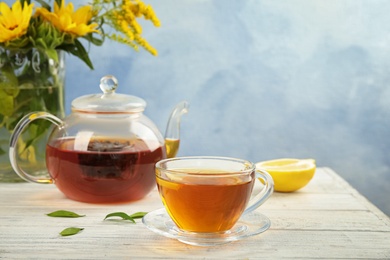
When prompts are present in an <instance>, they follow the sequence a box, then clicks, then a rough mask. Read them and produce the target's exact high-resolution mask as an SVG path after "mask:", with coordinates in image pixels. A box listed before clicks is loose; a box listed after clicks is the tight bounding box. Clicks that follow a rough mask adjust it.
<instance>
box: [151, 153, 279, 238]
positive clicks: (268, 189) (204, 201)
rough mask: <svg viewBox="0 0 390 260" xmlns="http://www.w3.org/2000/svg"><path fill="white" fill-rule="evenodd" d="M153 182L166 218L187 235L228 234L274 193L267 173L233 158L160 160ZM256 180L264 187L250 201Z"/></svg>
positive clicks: (271, 181) (251, 164)
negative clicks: (245, 216) (189, 233)
mask: <svg viewBox="0 0 390 260" xmlns="http://www.w3.org/2000/svg"><path fill="white" fill-rule="evenodd" d="M156 178H157V186H158V189H159V193H160V197H161V199H162V202H163V204H164V206H165V208H166V210H167V212H168V214H169V216H170V217H171V219H172V220H173V222H174V223H175V224H176V225H177V227H178V228H179V229H181V230H183V231H186V232H197V233H215V232H225V231H228V230H230V229H231V228H232V227H233V226H234V224H235V223H236V222H237V221H238V220H239V218H240V217H241V216H242V214H246V213H249V212H251V211H253V210H254V209H256V208H257V207H259V206H260V205H261V204H263V203H264V202H265V201H266V200H267V199H268V197H269V196H270V195H271V194H272V191H273V180H272V177H271V176H270V175H269V174H268V173H266V172H264V171H259V170H256V167H255V165H254V164H253V163H252V162H249V161H245V160H240V159H235V158H226V157H183V158H172V159H166V160H162V161H159V162H158V163H157V164H156ZM257 178H259V179H261V180H262V182H263V183H264V184H263V185H264V187H263V189H262V190H261V191H260V192H259V194H257V195H256V196H255V197H253V198H252V199H251V195H252V191H253V186H254V182H255V180H256V179H257ZM248 205H249V206H248Z"/></svg>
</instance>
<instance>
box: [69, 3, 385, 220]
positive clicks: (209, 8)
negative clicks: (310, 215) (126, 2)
mask: <svg viewBox="0 0 390 260" xmlns="http://www.w3.org/2000/svg"><path fill="white" fill-rule="evenodd" d="M67 2H68V1H67ZM82 2H83V3H87V2H88V1H75V2H74V3H75V5H76V6H77V5H78V4H77V3H82ZM145 2H147V3H150V4H152V6H153V7H154V10H155V12H156V14H157V15H158V17H159V18H160V20H161V24H162V26H161V27H160V28H154V27H152V26H151V25H150V24H149V23H146V24H144V37H145V38H146V39H147V40H148V41H149V42H150V43H151V44H152V45H153V46H154V47H156V49H157V50H158V51H159V55H158V56H157V57H153V56H151V55H150V54H149V53H147V52H145V51H140V52H139V53H136V52H134V51H133V50H132V49H130V48H129V47H127V46H124V45H120V44H117V43H114V42H110V41H107V42H106V43H105V44H104V46H102V47H96V46H91V47H90V56H91V59H92V61H93V63H94V66H95V70H94V71H91V70H89V68H88V67H87V66H86V65H84V64H83V63H82V62H81V61H79V60H78V59H76V58H74V57H71V56H67V78H66V106H67V112H68V113H69V112H70V103H71V100H73V99H74V98H76V97H78V96H80V95H85V94H90V93H98V92H100V89H99V80H100V78H101V77H102V76H104V75H106V74H113V75H115V76H116V77H117V78H118V80H119V89H118V92H121V93H126V94H132V95H136V96H140V97H142V98H144V99H145V100H146V101H147V103H148V106H147V108H146V110H145V114H146V115H147V116H148V117H150V118H151V119H152V120H153V121H154V122H155V123H156V124H157V126H158V127H159V128H160V129H161V131H162V132H164V131H165V126H166V122H167V119H168V116H169V114H170V112H171V109H172V108H173V107H174V105H175V104H176V103H178V102H179V101H181V100H188V101H189V102H190V105H191V107H190V111H189V113H188V114H187V115H185V116H184V117H183V120H182V127H181V129H182V132H181V133H182V135H181V140H182V141H181V142H182V144H181V150H180V151H179V155H180V156H184V155H220V156H233V157H239V158H245V159H249V160H252V161H254V162H258V161H262V160H269V159H275V158H281V157H293V158H314V159H316V161H317V165H318V166H319V167H324V166H326V167H331V168H332V169H334V170H335V171H336V172H337V173H339V174H340V175H341V176H342V177H344V178H345V179H346V180H347V181H349V182H350V183H351V184H352V185H353V186H354V187H355V188H356V189H358V190H359V191H360V192H361V193H362V194H364V195H365V196H366V197H367V198H368V199H369V200H371V201H372V202H373V203H374V204H376V205H377V206H379V207H380V208H381V209H382V210H383V211H384V212H385V213H387V214H388V215H390V154H389V150H390V138H389V137H390V133H389V131H390V86H389V85H390V83H389V80H390V69H389V68H390V67H389V65H390V33H389V32H390V15H389V13H390V1H388V0H315V1H307V0H240V1H234V0H214V1H213V0H207V1H206V0H186V1H182V0H164V1H161V0H145Z"/></svg>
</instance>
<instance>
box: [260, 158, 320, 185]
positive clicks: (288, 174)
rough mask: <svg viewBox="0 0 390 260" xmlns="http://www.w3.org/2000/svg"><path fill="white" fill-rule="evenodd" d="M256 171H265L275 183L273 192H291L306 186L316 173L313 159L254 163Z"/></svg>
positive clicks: (287, 159)
mask: <svg viewBox="0 0 390 260" xmlns="http://www.w3.org/2000/svg"><path fill="white" fill-rule="evenodd" d="M256 167H257V168H258V169H262V170H265V171H267V172H268V173H269V174H270V175H271V176H272V178H273V179H274V183H275V187H274V189H275V191H279V192H292V191H296V190H299V189H301V188H303V187H304V186H306V185H307V184H308V183H309V182H310V180H311V179H312V178H313V176H314V173H315V171H316V163H315V160H314V159H291V158H282V159H275V160H270V161H263V162H258V163H256Z"/></svg>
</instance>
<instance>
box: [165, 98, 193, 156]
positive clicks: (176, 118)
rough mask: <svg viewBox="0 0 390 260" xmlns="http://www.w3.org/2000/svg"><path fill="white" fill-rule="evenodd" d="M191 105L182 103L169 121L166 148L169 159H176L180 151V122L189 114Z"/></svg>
mask: <svg viewBox="0 0 390 260" xmlns="http://www.w3.org/2000/svg"><path fill="white" fill-rule="evenodd" d="M188 107H189V104H188V102H187V101H181V102H180V103H179V104H177V105H176V106H175V108H174V109H173V111H172V113H171V116H170V117H169V120H168V125H167V129H166V131H165V148H166V150H167V157H168V158H172V157H175V156H176V154H177V152H178V151H179V145H180V120H181V116H182V115H183V114H186V113H187V112H188Z"/></svg>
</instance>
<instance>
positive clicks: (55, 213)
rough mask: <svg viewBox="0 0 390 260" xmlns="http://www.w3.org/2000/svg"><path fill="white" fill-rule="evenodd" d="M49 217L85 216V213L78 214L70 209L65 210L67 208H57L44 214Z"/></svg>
mask: <svg viewBox="0 0 390 260" xmlns="http://www.w3.org/2000/svg"><path fill="white" fill-rule="evenodd" d="M46 215H48V216H49V217H55V218H81V217H85V215H79V214H77V213H74V212H72V211H67V210H57V211H53V212H51V213H49V214H46Z"/></svg>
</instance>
